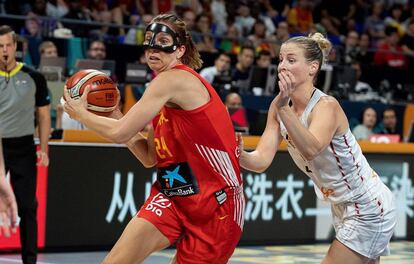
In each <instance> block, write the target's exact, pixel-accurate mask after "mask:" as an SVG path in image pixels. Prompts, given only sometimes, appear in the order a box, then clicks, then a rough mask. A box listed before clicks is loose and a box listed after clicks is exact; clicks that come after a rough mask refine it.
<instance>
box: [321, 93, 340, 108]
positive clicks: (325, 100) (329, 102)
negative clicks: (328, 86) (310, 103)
mask: <svg viewBox="0 0 414 264" xmlns="http://www.w3.org/2000/svg"><path fill="white" fill-rule="evenodd" d="M315 107H316V108H337V107H340V104H339V102H338V100H336V99H335V97H333V96H330V95H326V96H321V98H320V99H319V101H318V103H317V104H316V106H315Z"/></svg>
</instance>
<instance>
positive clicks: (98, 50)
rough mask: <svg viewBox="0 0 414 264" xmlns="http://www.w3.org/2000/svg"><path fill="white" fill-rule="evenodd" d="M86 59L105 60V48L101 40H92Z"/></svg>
mask: <svg viewBox="0 0 414 264" xmlns="http://www.w3.org/2000/svg"><path fill="white" fill-rule="evenodd" d="M87 57H88V59H92V60H104V59H106V46H105V42H103V41H101V40H94V41H92V42H91V44H90V45H89V49H88V51H87Z"/></svg>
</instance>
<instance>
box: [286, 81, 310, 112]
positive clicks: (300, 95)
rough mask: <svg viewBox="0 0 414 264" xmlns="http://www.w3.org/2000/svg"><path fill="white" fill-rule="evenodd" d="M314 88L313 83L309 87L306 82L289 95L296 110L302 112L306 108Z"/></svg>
mask: <svg viewBox="0 0 414 264" xmlns="http://www.w3.org/2000/svg"><path fill="white" fill-rule="evenodd" d="M314 89H315V88H314V87H313V85H311V86H310V87H309V85H306V84H305V85H303V86H300V87H297V88H296V90H295V92H294V93H293V94H292V95H291V100H292V103H293V106H294V108H295V110H296V112H302V111H303V110H304V109H305V108H306V106H307V105H308V103H309V101H310V99H311V97H312V94H313V91H314Z"/></svg>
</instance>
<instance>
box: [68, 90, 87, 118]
mask: <svg viewBox="0 0 414 264" xmlns="http://www.w3.org/2000/svg"><path fill="white" fill-rule="evenodd" d="M89 90H90V87H89V86H87V87H86V88H85V90H84V92H83V94H82V96H80V97H79V98H77V99H73V98H71V96H70V95H69V91H68V89H66V87H65V89H63V97H64V98H65V103H64V104H63V110H65V112H66V113H68V115H69V116H70V118H72V119H75V120H78V121H79V119H80V117H81V115H82V112H86V111H87V107H88V101H87V97H88V93H89Z"/></svg>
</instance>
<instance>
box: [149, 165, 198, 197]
mask: <svg viewBox="0 0 414 264" xmlns="http://www.w3.org/2000/svg"><path fill="white" fill-rule="evenodd" d="M157 174H158V182H159V183H160V184H161V191H162V193H163V194H165V195H166V196H168V197H172V196H189V195H194V194H197V193H198V192H199V189H198V184H197V181H196V179H195V177H194V175H193V173H192V171H191V168H190V166H189V165H188V163H186V162H183V163H177V164H172V165H170V166H168V167H163V168H158V173H157Z"/></svg>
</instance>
